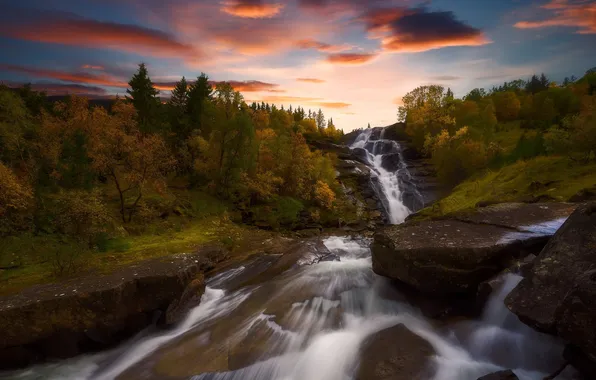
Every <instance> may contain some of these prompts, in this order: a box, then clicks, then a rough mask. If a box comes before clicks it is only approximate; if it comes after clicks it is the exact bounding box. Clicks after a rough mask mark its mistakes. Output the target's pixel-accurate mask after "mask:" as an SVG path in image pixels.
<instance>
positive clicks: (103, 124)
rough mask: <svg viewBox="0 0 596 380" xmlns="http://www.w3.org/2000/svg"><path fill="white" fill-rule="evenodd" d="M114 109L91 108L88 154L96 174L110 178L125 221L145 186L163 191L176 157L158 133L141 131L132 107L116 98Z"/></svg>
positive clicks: (134, 207) (129, 219)
mask: <svg viewBox="0 0 596 380" xmlns="http://www.w3.org/2000/svg"><path fill="white" fill-rule="evenodd" d="M113 112H114V114H113V115H109V114H108V113H107V111H106V110H105V109H103V108H100V107H98V108H95V109H93V111H92V115H91V118H92V123H91V125H90V130H89V134H90V139H89V155H90V157H91V159H92V167H93V169H94V170H95V171H96V172H97V174H98V175H101V176H105V177H107V178H110V179H111V180H112V181H113V183H114V186H115V187H116V190H117V191H118V196H119V199H120V214H121V217H122V221H123V222H124V223H128V222H130V221H131V220H132V217H133V215H134V213H135V212H136V211H137V207H138V205H139V201H140V200H141V198H142V197H143V195H144V193H145V191H146V189H147V188H153V189H154V190H156V191H158V192H160V193H163V192H165V190H166V184H165V180H166V175H167V174H168V173H169V172H170V171H172V170H173V169H174V166H175V161H174V160H173V158H172V157H171V156H170V154H169V151H168V149H167V146H166V144H165V142H164V140H163V139H162V137H161V136H159V135H156V134H143V133H141V131H140V130H139V128H138V126H137V123H136V121H135V120H136V118H135V116H136V110H135V109H134V108H131V107H130V106H129V105H127V104H124V103H122V102H117V103H116V104H115V105H114V106H113Z"/></svg>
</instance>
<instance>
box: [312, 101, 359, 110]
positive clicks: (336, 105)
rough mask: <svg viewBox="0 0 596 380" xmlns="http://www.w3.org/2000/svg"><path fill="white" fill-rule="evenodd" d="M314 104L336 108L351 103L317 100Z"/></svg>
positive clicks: (344, 106) (347, 105)
mask: <svg viewBox="0 0 596 380" xmlns="http://www.w3.org/2000/svg"><path fill="white" fill-rule="evenodd" d="M314 104H315V105H317V106H320V107H325V108H337V109H340V108H347V107H349V106H351V105H352V104H350V103H344V102H317V103H314Z"/></svg>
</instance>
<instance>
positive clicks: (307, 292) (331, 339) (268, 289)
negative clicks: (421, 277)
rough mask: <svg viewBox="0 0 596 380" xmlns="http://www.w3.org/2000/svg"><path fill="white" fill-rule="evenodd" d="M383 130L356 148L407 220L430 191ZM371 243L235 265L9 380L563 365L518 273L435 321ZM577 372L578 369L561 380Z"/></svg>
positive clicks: (363, 373)
mask: <svg viewBox="0 0 596 380" xmlns="http://www.w3.org/2000/svg"><path fill="white" fill-rule="evenodd" d="M376 131H377V130H374V131H373V130H371V131H370V132H369V131H368V130H366V131H363V132H362V133H361V134H360V136H359V137H358V138H357V139H356V141H354V143H353V144H352V146H351V148H352V152H355V153H356V154H362V155H363V156H362V157H361V159H360V161H361V162H363V163H365V164H366V165H367V167H368V168H370V171H369V173H367V175H370V181H371V182H372V183H373V185H374V188H375V193H376V194H377V197H378V200H379V202H380V203H381V204H382V207H383V209H384V210H385V212H386V215H387V219H388V221H390V222H394V223H400V222H402V221H403V220H404V219H405V218H406V216H407V215H408V214H409V213H410V212H411V210H412V209H415V208H416V207H419V206H415V205H416V202H421V203H424V197H423V196H422V197H420V195H421V193H420V191H417V187H415V186H414V185H415V183H414V181H411V180H410V179H411V175H410V173H409V172H408V170H407V164H406V163H405V161H404V159H403V152H402V151H401V147H400V145H399V144H398V143H395V142H392V141H390V140H386V139H384V138H383V131H382V130H380V131H378V133H379V134H378V135H375V134H376V133H377V132H376ZM359 152H360V153H359ZM390 164H391V165H396V166H393V167H394V168H396V169H395V170H393V169H391V167H390V166H389V165H390ZM409 186H412V187H409ZM371 243H372V240H371V239H368V238H363V237H358V236H352V237H345V236H344V237H338V236H334V237H328V238H326V239H324V240H323V241H322V244H323V245H324V247H325V249H324V250H323V251H325V252H329V254H327V253H326V254H325V255H323V256H321V254H320V250H319V249H317V250H313V249H310V248H308V247H307V248H304V249H302V250H298V251H294V255H293V256H292V257H293V260H292V261H291V262H290V263H286V264H288V265H284V266H282V267H279V268H278V270H271V271H269V272H268V271H267V270H265V271H263V268H262V263H256V262H254V261H247V262H245V263H243V264H241V265H236V266H234V267H231V268H228V269H227V270H226V271H224V272H222V273H219V274H218V275H216V276H214V277H212V278H210V279H208V281H207V287H206V290H205V293H204V295H203V297H202V299H201V303H200V304H199V305H198V306H197V307H195V308H193V309H192V310H191V311H190V313H189V314H188V316H187V317H186V318H185V319H184V320H183V321H182V322H181V323H179V324H178V325H176V326H175V327H174V328H172V329H169V330H165V331H153V330H149V331H145V332H143V333H141V334H139V335H138V336H137V337H135V338H134V339H132V340H131V341H129V342H128V343H126V344H124V345H122V346H120V347H118V348H116V349H114V350H112V351H108V352H102V353H98V354H95V355H88V356H82V357H77V358H73V359H69V360H65V361H62V362H58V363H52V364H45V365H39V366H35V367H30V368H28V369H26V370H24V371H21V372H18V373H10V374H6V376H7V377H9V378H19V379H25V380H29V379H89V380H103V379H106V380H107V379H164V378H165V379H194V380H232V379H238V380H250V379H255V380H257V379H258V380H304V379H309V380H349V379H357V380H364V379H366V380H381V379H387V378H392V379H399V380H402V379H403V380H406V379H407V380H411V379H412V376H417V378H419V379H420V380H476V379H478V378H479V377H481V376H484V375H487V374H489V373H493V372H497V371H500V370H507V369H512V370H513V371H514V372H515V374H516V375H517V376H518V377H519V379H521V380H542V379H543V378H544V377H545V376H547V375H548V374H550V373H553V372H554V371H555V370H556V369H557V368H558V367H559V366H560V365H561V362H562V351H563V344H562V343H561V342H559V341H557V340H556V339H555V338H553V337H551V336H548V335H544V334H541V333H538V332H536V331H535V330H533V329H531V328H529V327H528V326H526V325H524V324H522V323H521V322H520V321H519V320H518V319H517V317H515V315H513V314H512V313H511V312H509V310H508V309H507V308H506V307H505V306H504V303H503V300H504V299H505V297H506V296H507V294H509V293H510V292H511V290H512V289H513V288H514V287H515V286H516V285H517V284H518V283H519V281H520V280H521V277H520V276H518V275H516V274H512V273H509V274H505V275H502V276H500V277H499V278H498V280H496V285H495V287H494V291H493V292H492V294H491V296H490V298H489V300H488V302H487V305H486V308H485V309H484V312H483V314H482V315H481V316H480V317H479V318H477V319H474V320H462V319H458V320H457V321H449V320H447V321H435V320H432V319H428V318H427V317H425V316H424V315H423V314H422V313H421V312H420V310H419V309H418V307H417V306H416V305H413V304H411V303H409V302H408V301H407V300H406V297H403V296H402V295H401V294H400V291H399V290H398V289H396V287H395V286H394V283H393V282H392V281H391V280H389V279H387V278H385V277H381V276H378V275H376V274H375V273H374V272H373V269H372V255H371V249H370V246H371ZM254 260H259V259H258V258H257V259H254ZM265 265H270V266H271V267H274V266H275V262H271V263H265ZM255 267H257V268H260V269H259V270H257V271H253V268H255ZM264 273H268V275H263V274H264ZM386 337H394V339H390V340H391V342H390V343H391V344H395V345H396V346H398V347H395V349H393V350H391V351H390V353H389V356H390V357H389V358H388V357H386V356H385V357H384V356H383V355H375V354H374V352H373V351H371V350H375V347H378V346H379V345H381V346H383V345H385V342H387V340H385V341H383V339H385V338H386ZM406 342H407V347H406V346H399V345H400V344H406ZM371 352H372V354H371ZM377 352H378V351H377ZM1 376H2V375H0V377H1ZM574 378H575V373H574V372H573V370H572V369H571V368H569V369H567V370H566V371H564V372H563V373H562V374H561V375H559V377H557V379H559V380H572V379H574Z"/></svg>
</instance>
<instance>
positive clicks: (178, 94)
mask: <svg viewBox="0 0 596 380" xmlns="http://www.w3.org/2000/svg"><path fill="white" fill-rule="evenodd" d="M168 104H169V105H170V106H171V107H173V108H175V109H177V110H180V112H181V113H186V107H187V105H188V82H186V78H184V77H182V79H180V81H178V82H176V86H175V87H174V89H173V90H172V97H171V98H170V101H169V102H168Z"/></svg>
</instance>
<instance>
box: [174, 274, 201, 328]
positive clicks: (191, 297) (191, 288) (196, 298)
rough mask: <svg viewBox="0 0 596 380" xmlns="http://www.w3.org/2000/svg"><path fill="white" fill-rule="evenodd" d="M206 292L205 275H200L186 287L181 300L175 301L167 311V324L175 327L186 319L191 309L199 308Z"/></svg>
mask: <svg viewBox="0 0 596 380" xmlns="http://www.w3.org/2000/svg"><path fill="white" fill-rule="evenodd" d="M204 292H205V275H204V274H203V273H199V274H198V275H197V276H196V277H195V279H194V280H192V281H191V283H190V284H188V285H187V286H186V289H184V292H183V293H182V295H181V296H180V298H179V299H177V300H174V301H173V302H172V303H171V304H170V305H169V306H168V309H167V310H166V315H165V318H166V320H165V323H166V325H173V324H175V323H178V322H180V321H182V320H183V319H184V317H185V316H186V315H187V314H188V312H189V311H190V309H192V308H193V307H195V306H198V305H199V303H200V302H201V296H202V295H203V293H204Z"/></svg>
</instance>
